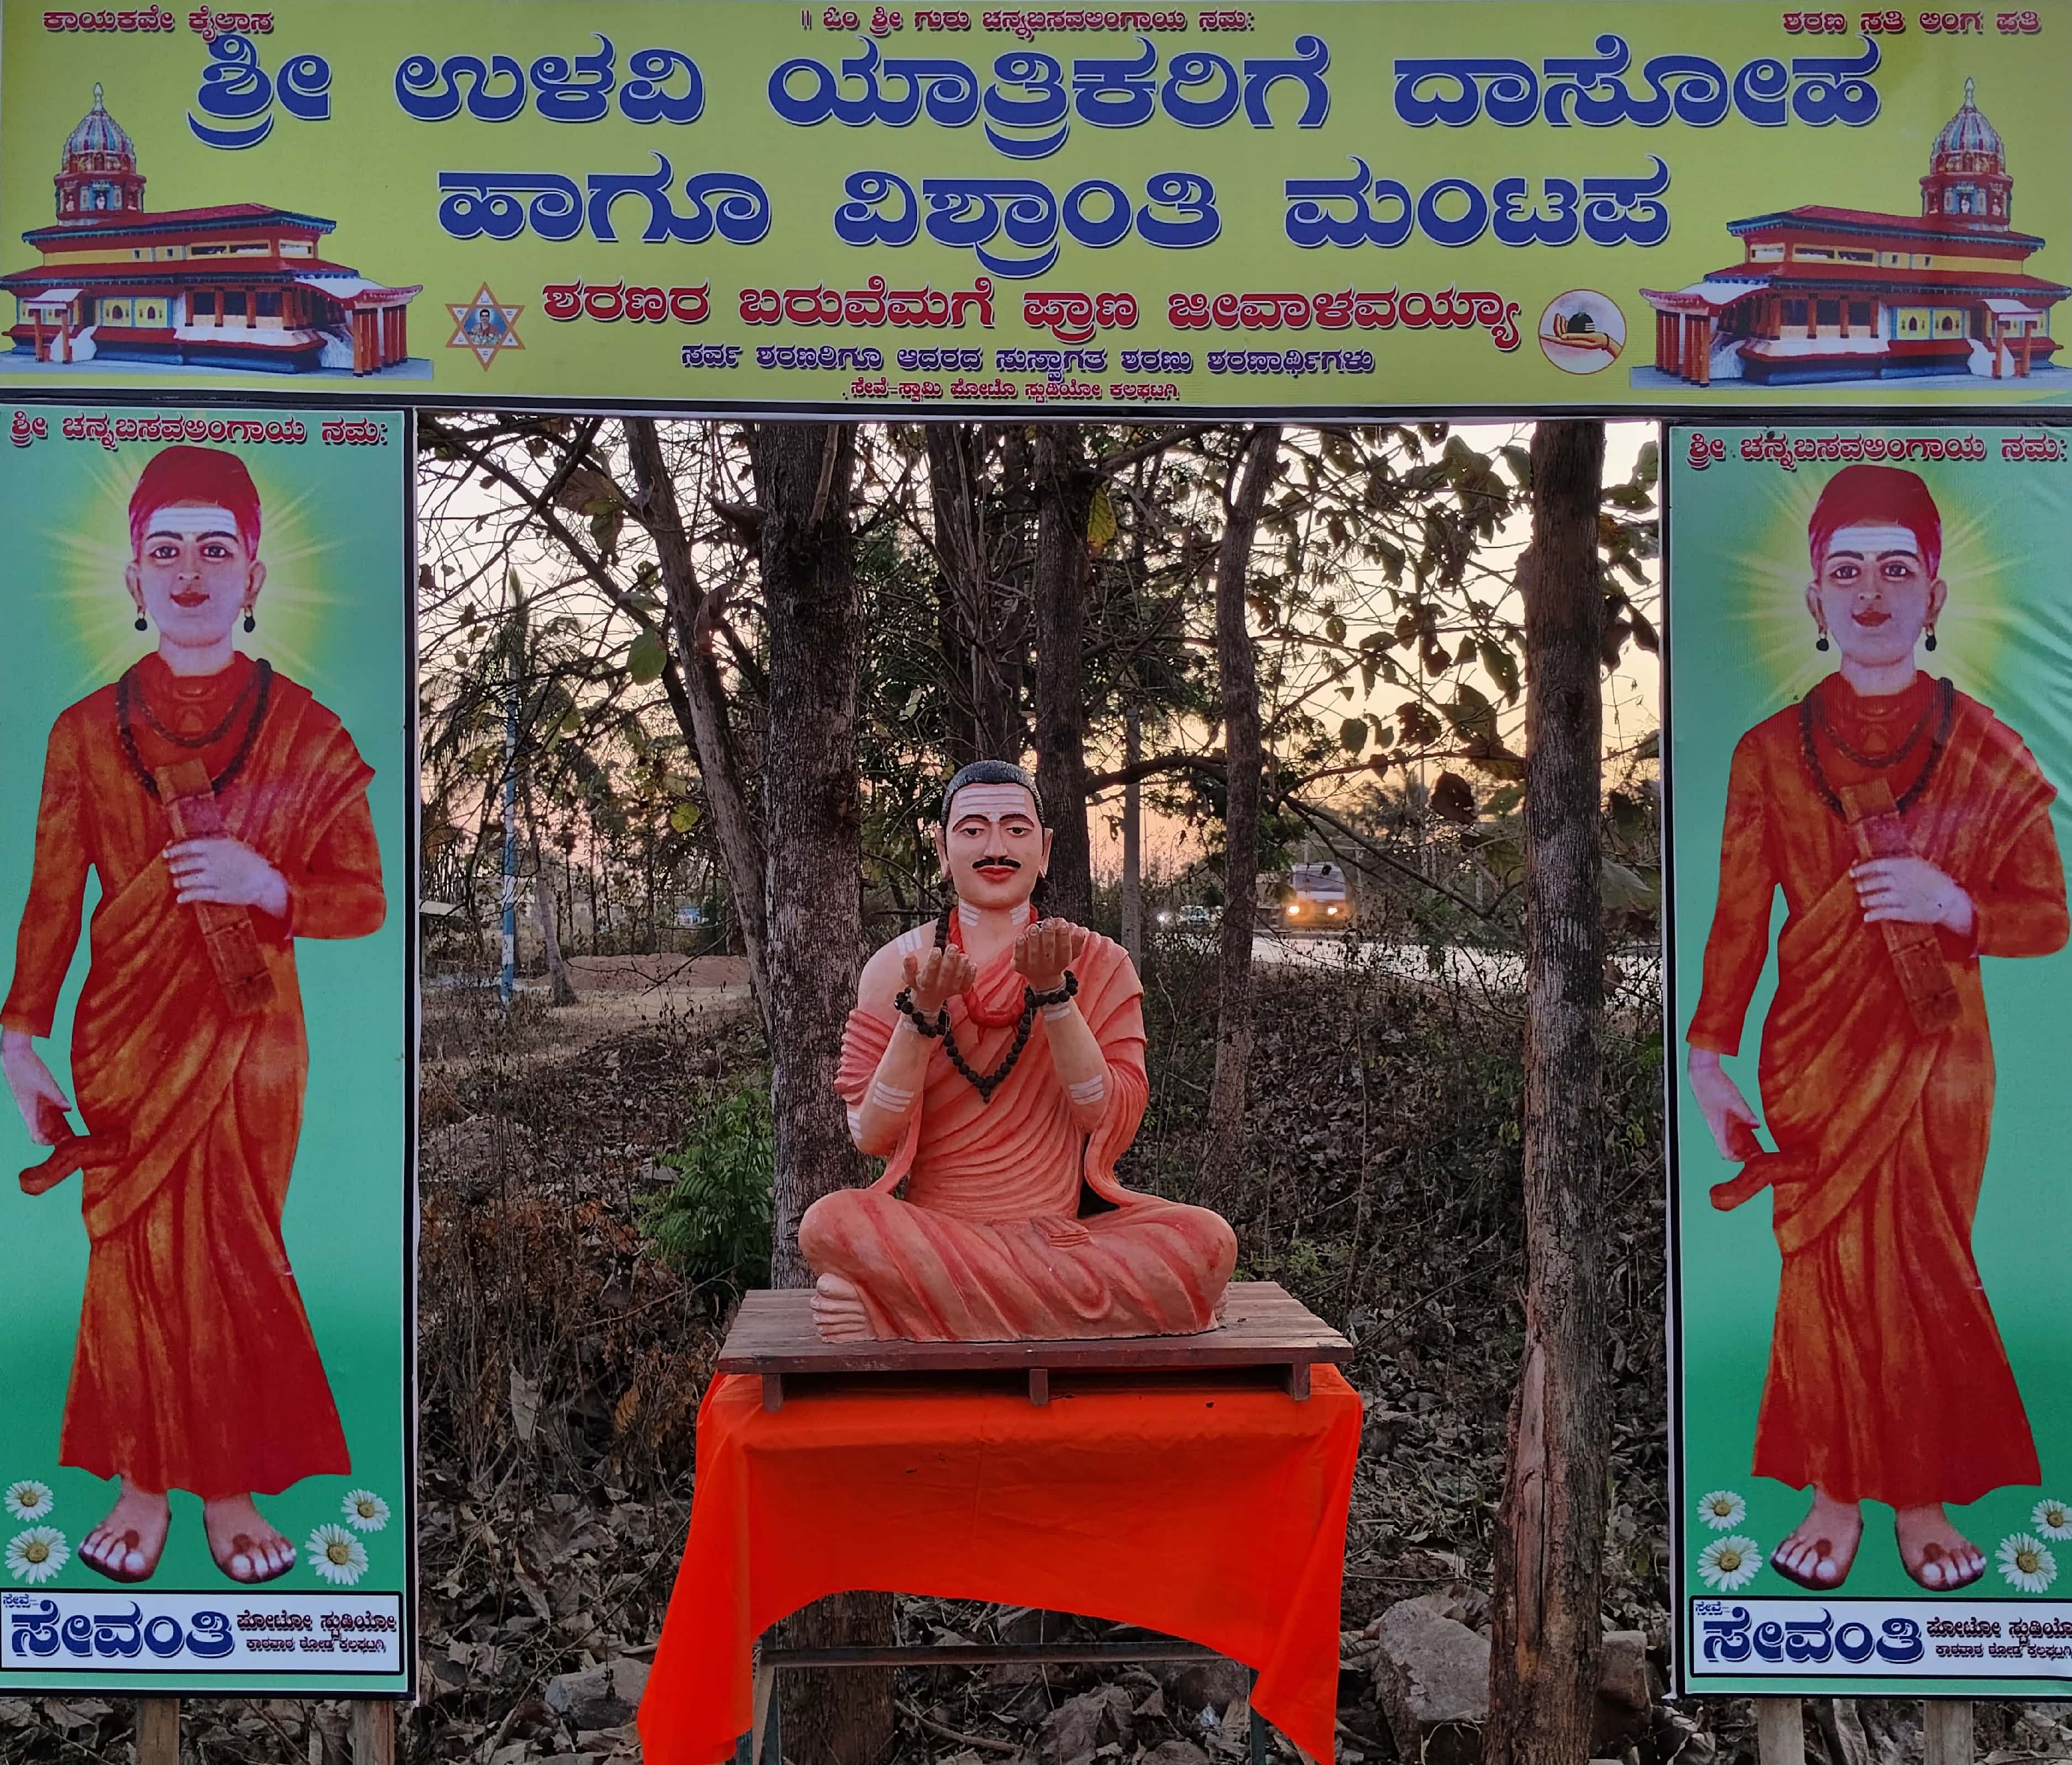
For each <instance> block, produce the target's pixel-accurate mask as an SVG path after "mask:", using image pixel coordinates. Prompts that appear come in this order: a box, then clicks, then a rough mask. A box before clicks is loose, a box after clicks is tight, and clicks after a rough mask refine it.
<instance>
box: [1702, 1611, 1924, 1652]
mask: <svg viewBox="0 0 2072 1765" xmlns="http://www.w3.org/2000/svg"><path fill="white" fill-rule="evenodd" d="M1714 1610H1717V1608H1716V1607H1715V1608H1714ZM1699 1628H1700V1634H1701V1636H1702V1639H1703V1640H1702V1642H1701V1644H1700V1655H1701V1656H1703V1658H1704V1660H1707V1661H1709V1662H1713V1663H1716V1664H1721V1665H1725V1666H1729V1667H1731V1666H1736V1665H1738V1664H1740V1663H1741V1662H1743V1661H1745V1660H1749V1658H1750V1657H1751V1656H1753V1657H1754V1658H1755V1659H1757V1660H1764V1661H1768V1662H1770V1663H1771V1664H1778V1663H1780V1662H1784V1661H1790V1662H1791V1663H1792V1664H1794V1665H1809V1664H1810V1665H1819V1664H1822V1663H1823V1662H1826V1661H1828V1660H1832V1659H1833V1658H1834V1657H1835V1656H1837V1655H1840V1656H1841V1657H1842V1659H1843V1660H1845V1661H1847V1662H1848V1663H1849V1664H1851V1665H1852V1666H1861V1665H1862V1664H1863V1663H1864V1662H1865V1661H1867V1660H1869V1659H1870V1658H1871V1656H1872V1655H1873V1654H1876V1655H1877V1656H1878V1657H1879V1659H1880V1660H1885V1661H1889V1662H1890V1663H1892V1664H1893V1665H1895V1666H1908V1665H1910V1664H1913V1663H1914V1662H1915V1661H1918V1660H1921V1659H1922V1656H1923V1655H1924V1654H1925V1653H1926V1644H1924V1643H1923V1642H1922V1635H1921V1626H1920V1623H1919V1622H1918V1620H1916V1619H1911V1618H1888V1619H1885V1622H1884V1623H1882V1624H1881V1626H1880V1627H1879V1631H1880V1634H1879V1635H1877V1636H1876V1637H1873V1635H1871V1631H1870V1627H1868V1625H1866V1624H1862V1623H1857V1622H1856V1621H1855V1620H1853V1619H1852V1620H1851V1621H1850V1622H1848V1623H1845V1624H1843V1625H1842V1626H1841V1627H1840V1628H1837V1627H1836V1624H1835V1620H1834V1615H1833V1614H1832V1613H1831V1612H1830V1611H1827V1609H1826V1608H1825V1607H1823V1608H1822V1609H1821V1612H1820V1615H1819V1617H1818V1618H1794V1619H1787V1620H1786V1622H1785V1623H1781V1624H1780V1623H1777V1622H1776V1621H1775V1620H1774V1619H1765V1620H1764V1621H1763V1622H1762V1623H1759V1624H1752V1623H1751V1622H1750V1619H1749V1609H1748V1607H1745V1606H1736V1607H1732V1608H1731V1609H1729V1611H1727V1613H1726V1614H1725V1616H1723V1617H1709V1616H1708V1617H1706V1618H1704V1619H1702V1621H1701V1623H1700V1626H1699Z"/></svg>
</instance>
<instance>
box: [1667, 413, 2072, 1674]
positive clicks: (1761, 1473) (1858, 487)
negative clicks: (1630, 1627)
mask: <svg viewBox="0 0 2072 1765" xmlns="http://www.w3.org/2000/svg"><path fill="white" fill-rule="evenodd" d="M2066 443H2067V432H2066V431H2063V430H2050V429H2037V428H2034V427H2029V428H2025V429H2018V430H2017V429H2008V428H1996V427H1989V426H1979V427H1975V428H1965V429H1958V428H1936V429H1926V428H1920V427H1906V428H1877V427H1871V428H1862V429H1858V428H1854V427H1848V426H1828V427H1823V428H1820V429H1818V430H1815V429H1783V430H1776V429H1771V430H1755V429H1741V428H1734V427H1728V426H1706V427H1704V428H1678V429H1675V430H1671V435H1670V455H1671V467H1670V475H1669V485H1670V499H1669V505H1668V507H1669V515H1668V522H1669V530H1668V551H1667V557H1668V572H1667V574H1668V602H1669V606H1668V613H1669V619H1668V634H1669V635H1668V647H1667V682H1666V686H1665V691H1664V719H1665V730H1664V745H1663V755H1664V784H1665V789H1666V792H1667V817H1666V825H1667V828H1668V830H1669V833H1670V847H1669V851H1668V854H1667V862H1666V870H1667V884H1668V887H1669V891H1670V898H1671V915H1670V918H1669V921H1668V933H1667V957H1668V977H1667V979H1668V987H1667V999H1668V1005H1667V1010H1668V1014H1669V1025H1670V1044H1671V1058H1670V1095H1671V1132H1670V1138H1669V1149H1670V1168H1671V1247H1672V1259H1671V1260H1672V1274H1671V1287H1672V1306H1671V1330H1672V1338H1673V1339H1672V1350H1673V1353H1672V1366H1673V1368H1674V1372H1673V1392H1672V1400H1671V1401H1672V1409H1673V1414H1672V1433H1673V1454H1672V1461H1673V1463H1674V1466H1675V1479H1674V1483H1675V1487H1674V1491H1673V1501H1674V1507H1673V1512H1674V1514H1675V1524H1674V1527H1673V1553H1672V1554H1673V1561H1674V1563H1675V1571H1674V1584H1675V1605H1676V1608H1677V1611H1678V1616H1679V1631H1680V1641H1679V1648H1678V1650H1677V1656H1678V1661H1677V1668H1678V1677H1679V1684H1680V1685H1682V1686H1683V1689H1686V1690H1688V1691H1691V1692H1696V1693H1705V1692H1718V1693H1748V1692H1756V1693H1776V1694H1790V1693H1886V1694H1892V1693H1897V1692H1900V1691H1901V1688H1902V1686H1903V1687H1904V1689H1905V1692H1906V1693H1914V1694H1920V1693H1926V1694H1928V1695H1931V1696H1933V1695H1936V1694H1938V1693H1939V1694H1942V1695H1947V1696H1969V1695H1974V1694H1979V1693H1988V1692H1989V1693H1991V1694H1992V1695H1996V1696H2003V1697H2062V1696H2063V1695H2065V1691H2064V1687H2065V1683H2066V1681H2067V1680H2068V1679H2072V1405H2068V1404H2067V1403H2066V1401H2065V1392H2066V1384H2067V1375H2068V1372H2072V1365H2069V1364H2068V1360H2067V1356H2068V1353H2072V1343H2068V1337H2067V1334H2066V1328H2065V1304H2064V1291H2065V1289H2064V1285H2063V1282H2064V1271H2065V1269H2066V1268H2067V1267H2068V1266H2072V1212H2068V1211H2067V1210H2066V1208H2065V1207H2064V1205H2063V1177H2064V1165H2065V1156H2066V1146H2068V1145H2072V1086H2068V1085H2067V1084H2066V1083H2065V1080H2064V1073H2063V1052H2062V1051H2063V1048H2064V1046H2065V1039H2066V1001H2067V1000H2068V998H2072V954H2068V953H2067V950H2066V929H2067V907H2066V882H2065V871H2064V866H2063V862H2062V853H2063V852H2064V850H2065V849H2066V845H2067V843H2068V836H2072V815H2068V810H2067V806H2066V801H2065V800H2064V798H2063V797H2062V796H2061V795H2060V792H2061V791H2062V788H2064V787H2065V785H2066V784H2067V783H2068V782H2072V595H2068V594H2067V592H2066V577H2065V570H2066V559H2067V557H2072V463H2068V460H2067V445H2066Z"/></svg>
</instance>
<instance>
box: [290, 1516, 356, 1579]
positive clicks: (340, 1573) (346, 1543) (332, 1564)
mask: <svg viewBox="0 0 2072 1765" xmlns="http://www.w3.org/2000/svg"><path fill="white" fill-rule="evenodd" d="M302 1548H303V1549H305V1550H306V1551H307V1552H308V1553H309V1557H310V1567H311V1568H312V1569H314V1570H315V1571H316V1572H317V1573H318V1574H319V1575H321V1576H323V1578H324V1579H325V1580H326V1581H327V1582H335V1583H336V1584H337V1585H338V1586H340V1587H350V1586H352V1584H353V1583H354V1582H356V1581H358V1580H359V1579H360V1577H361V1576H362V1575H364V1574H366V1573H367V1547H366V1546H365V1545H363V1544H361V1543H360V1541H359V1540H358V1539H357V1538H356V1537H353V1535H352V1533H349V1532H347V1530H346V1529H345V1528H344V1527H343V1526H335V1525H331V1526H319V1527H318V1528H317V1529H316V1530H315V1532H313V1533H310V1541H309V1543H307V1544H306V1545H304V1546H303V1547H302Z"/></svg>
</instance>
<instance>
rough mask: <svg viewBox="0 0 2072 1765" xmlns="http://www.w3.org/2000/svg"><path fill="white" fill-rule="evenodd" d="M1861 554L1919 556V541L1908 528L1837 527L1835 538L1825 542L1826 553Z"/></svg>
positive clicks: (1912, 530) (1867, 555)
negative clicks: (1897, 553) (1889, 553)
mask: <svg viewBox="0 0 2072 1765" xmlns="http://www.w3.org/2000/svg"><path fill="white" fill-rule="evenodd" d="M1836 552H1861V553H1863V554H1864V557H1877V556H1879V555H1880V554H1881V553H1885V552H1905V553H1907V554H1908V555H1909V556H1910V557H1920V555H1921V541H1919V540H1918V539H1917V538H1915V537H1914V529H1912V528H1910V527H1874V526H1869V525H1865V526H1862V527H1838V528H1836V529H1835V536H1834V537H1833V538H1831V540H1829V541H1827V553H1828V555H1829V556H1832V555H1833V554H1834V553H1836Z"/></svg>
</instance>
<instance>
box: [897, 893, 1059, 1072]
mask: <svg viewBox="0 0 2072 1765" xmlns="http://www.w3.org/2000/svg"><path fill="white" fill-rule="evenodd" d="M954 912H956V903H955V902H951V903H947V904H945V906H944V907H943V911H942V913H941V915H940V916H939V917H938V918H937V920H936V921H935V948H937V949H938V950H943V949H948V948H949V942H950V915H952V913H954ZM1078 992H1079V977H1078V976H1077V975H1076V974H1074V973H1072V972H1071V970H1070V969H1067V970H1066V971H1065V984H1064V985H1063V986H1061V987H1058V988H1056V989H1054V990H1052V991H1050V992H1049V993H1038V991H1037V990H1036V989H1035V988H1034V987H1032V986H1029V985H1024V986H1023V987H1022V1015H1021V1016H1020V1017H1019V1018H1017V1020H1016V1021H1015V1026H1014V1040H1013V1043H1012V1044H1011V1045H1010V1046H1009V1048H1008V1051H1007V1053H1006V1055H1005V1057H1004V1058H1003V1059H1001V1063H1000V1064H999V1065H998V1066H997V1067H995V1068H993V1071H992V1072H979V1071H977V1070H976V1068H973V1067H972V1064H971V1063H970V1062H969V1061H968V1060H967V1059H964V1051H963V1050H962V1049H961V1048H960V1047H958V1046H957V1036H956V1031H954V1030H952V1028H951V1027H950V1008H949V1006H948V1005H943V1006H941V1007H939V1009H938V1010H937V1011H936V1013H935V1018H934V1020H933V1021H932V1022H931V1021H930V1020H929V1018H928V1017H927V1014H925V1013H923V1011H922V1010H921V1008H920V1007H919V1006H917V1005H915V1002H914V994H913V989H911V988H910V987H902V988H901V989H900V990H899V996H898V998H896V999H894V1001H893V1004H894V1006H895V1007H896V1008H897V1009H898V1011H899V1013H900V1014H901V1015H902V1016H903V1017H904V1018H906V1020H907V1022H910V1023H911V1024H912V1025H913V1026H914V1027H915V1029H916V1030H918V1031H920V1032H921V1034H922V1035H925V1036H939V1037H941V1038H942V1043H943V1053H945V1054H947V1055H948V1056H949V1057H950V1064H951V1065H952V1066H953V1067H955V1068H956V1069H957V1071H958V1072H960V1073H961V1074H963V1076H964V1080H965V1082H966V1083H967V1084H969V1085H970V1086H971V1088H972V1089H973V1090H974V1091H976V1092H978V1097H979V1101H980V1102H981V1103H990V1102H992V1101H993V1092H996V1091H997V1090H998V1089H999V1088H1001V1086H1002V1085H1003V1084H1006V1083H1007V1078H1008V1075H1009V1073H1011V1072H1013V1070H1014V1065H1015V1063H1016V1062H1017V1060H1019V1059H1021V1058H1022V1050H1023V1049H1024V1048H1026V1047H1028V1046H1029V1032H1030V1030H1031V1029H1032V1028H1034V1026H1035V1022H1036V1011H1037V1008H1038V1006H1046V1005H1063V1003H1064V1002H1066V1001H1067V999H1069V998H1073V997H1074V996H1075V994H1077V993H1078Z"/></svg>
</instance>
